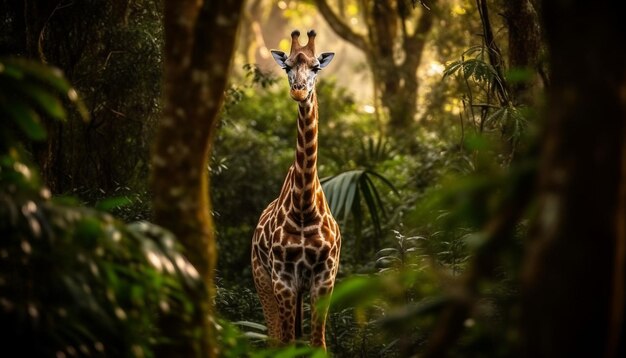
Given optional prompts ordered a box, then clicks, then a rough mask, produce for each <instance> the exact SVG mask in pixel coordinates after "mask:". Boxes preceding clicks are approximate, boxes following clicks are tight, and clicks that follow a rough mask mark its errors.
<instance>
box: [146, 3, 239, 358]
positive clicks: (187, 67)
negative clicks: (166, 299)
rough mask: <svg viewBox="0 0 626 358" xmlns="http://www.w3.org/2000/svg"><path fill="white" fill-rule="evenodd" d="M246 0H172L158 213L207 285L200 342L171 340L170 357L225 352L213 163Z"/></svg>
mask: <svg viewBox="0 0 626 358" xmlns="http://www.w3.org/2000/svg"><path fill="white" fill-rule="evenodd" d="M242 5H243V0H223V1H206V2H204V4H203V3H202V2H198V1H196V0H185V1H181V0H168V1H165V16H164V25H165V87H164V96H165V98H164V99H165V104H164V109H163V118H162V121H161V123H160V124H159V128H158V133H157V138H156V143H155V148H154V153H153V157H152V165H153V166H152V190H153V192H154V214H155V221H156V223H158V224H160V225H162V226H164V227H166V228H168V229H169V230H171V231H172V232H173V233H174V234H175V235H176V236H177V237H178V239H179V240H180V242H181V243H182V244H183V246H184V248H185V252H186V253H187V255H188V257H189V260H190V261H191V263H192V264H193V265H194V266H195V268H196V269H197V270H198V273H199V274H200V276H201V278H202V280H203V282H204V284H205V290H204V291H203V292H202V295H200V296H199V297H195V302H196V304H197V306H196V311H195V315H194V317H195V318H194V322H192V324H193V325H194V327H195V328H196V329H197V330H198V331H200V337H201V341H200V343H199V345H196V344H194V341H193V340H191V339H188V340H186V341H183V342H181V344H180V345H176V346H175V345H163V346H162V347H160V350H159V355H160V356H162V357H175V356H176V357H193V356H202V357H206V356H211V357H213V356H217V353H218V352H217V346H216V342H215V340H214V332H213V325H212V319H213V317H214V315H213V299H214V283H213V275H214V272H213V271H214V268H215V261H216V252H215V238H214V231H213V221H212V217H211V207H210V200H209V191H208V187H209V178H208V170H207V165H208V160H209V154H210V150H211V143H212V137H213V134H214V132H215V128H216V123H217V115H218V111H219V108H220V106H221V103H222V100H223V97H224V89H225V88H226V82H227V75H228V72H229V68H230V65H231V60H232V56H233V52H234V49H235V42H236V41H235V39H236V33H237V28H238V25H239V22H240V17H241V9H242ZM183 20H184V21H183ZM192 293H193V292H192ZM166 321H167V322H165V321H164V322H163V327H162V328H163V329H164V330H165V332H166V335H167V336H171V337H181V332H180V329H181V328H184V327H187V323H185V322H181V321H180V320H176V317H169V318H168V319H167V320H166ZM181 338H182V337H181Z"/></svg>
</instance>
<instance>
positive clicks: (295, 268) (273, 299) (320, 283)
mask: <svg viewBox="0 0 626 358" xmlns="http://www.w3.org/2000/svg"><path fill="white" fill-rule="evenodd" d="M299 36H300V32H299V31H298V30H295V31H293V32H292V33H291V51H290V54H289V56H287V55H286V54H285V53H284V52H281V51H277V50H272V51H271V53H272V56H273V57H274V59H275V60H276V62H277V63H278V65H280V66H281V67H282V68H283V69H284V70H285V71H286V72H287V77H288V80H289V85H290V95H291V98H292V99H293V100H295V101H296V102H297V103H298V125H297V129H298V135H297V141H296V155H295V160H294V163H293V164H292V165H291V167H290V168H289V171H288V172H287V176H286V178H285V181H284V184H283V186H282V190H281V192H280V194H279V196H278V198H277V199H275V200H274V201H272V202H271V203H270V204H269V205H268V206H267V208H266V209H265V210H264V211H263V213H262V214H261V217H260V219H259V223H258V225H257V227H256V229H255V231H254V235H253V238H252V255H251V256H252V270H253V276H254V283H255V286H256V290H257V293H258V295H259V299H260V301H261V304H262V307H263V314H264V316H265V321H266V323H267V326H268V334H269V337H270V339H272V340H274V341H280V342H282V343H289V342H293V341H294V340H295V339H296V338H299V337H300V336H301V334H302V329H301V325H302V298H303V295H304V294H306V293H309V294H310V297H311V337H310V338H311V345H313V346H317V347H321V348H323V349H326V339H325V336H324V332H325V323H326V315H327V313H328V308H320V307H317V306H318V305H317V302H318V300H319V298H320V297H322V296H324V295H327V294H330V293H332V290H333V286H334V283H335V276H336V275H337V269H338V268H339V251H340V249H341V234H340V232H339V226H338V225H337V223H336V221H335V219H334V218H333V216H332V214H331V212H330V209H329V207H328V203H327V202H326V198H325V196H324V192H323V191H322V186H321V184H320V181H319V177H318V176H317V147H318V142H317V130H318V112H317V95H316V93H315V80H316V76H317V73H318V71H319V70H321V69H322V68H324V67H326V66H327V65H328V64H329V63H330V61H331V60H332V58H333V57H334V53H331V52H325V53H322V54H321V55H320V56H319V57H317V58H316V57H315V36H316V34H315V31H313V30H311V31H309V32H308V33H307V36H308V43H307V44H306V45H305V46H301V45H300V43H299V41H298V37H299Z"/></svg>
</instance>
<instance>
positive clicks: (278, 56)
mask: <svg viewBox="0 0 626 358" xmlns="http://www.w3.org/2000/svg"><path fill="white" fill-rule="evenodd" d="M270 52H271V53H272V57H274V61H276V63H277V64H278V66H280V67H281V68H285V67H286V66H287V65H286V64H285V61H287V55H285V53H284V52H282V51H278V50H271V51H270Z"/></svg>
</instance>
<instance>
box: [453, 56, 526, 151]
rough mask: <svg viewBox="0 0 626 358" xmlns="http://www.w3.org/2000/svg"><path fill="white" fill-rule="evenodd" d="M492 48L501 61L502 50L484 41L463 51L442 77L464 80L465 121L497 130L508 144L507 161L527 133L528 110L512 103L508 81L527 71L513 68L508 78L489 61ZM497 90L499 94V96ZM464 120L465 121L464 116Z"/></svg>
mask: <svg viewBox="0 0 626 358" xmlns="http://www.w3.org/2000/svg"><path fill="white" fill-rule="evenodd" d="M489 51H491V53H492V57H496V58H498V60H499V61H502V59H501V58H500V57H499V56H501V55H500V53H493V50H492V49H490V48H488V47H486V46H484V45H482V46H472V47H470V48H469V49H467V50H465V51H464V52H463V54H462V55H461V58H460V59H458V60H455V61H452V62H450V63H448V64H447V65H446V68H445V70H444V72H443V77H444V79H445V78H447V77H451V76H457V77H459V79H460V80H461V81H462V82H463V83H464V84H465V94H464V95H463V98H462V103H463V108H464V114H465V117H466V120H465V122H467V123H468V124H469V125H470V128H473V129H474V132H475V133H481V134H482V133H483V132H488V131H494V130H498V131H499V132H500V133H501V134H502V136H503V137H504V138H505V140H506V142H507V143H508V144H509V148H508V150H509V158H508V159H507V160H506V162H508V161H510V158H512V157H513V156H514V155H515V152H516V150H517V144H518V143H519V141H520V139H521V138H522V136H523V135H524V134H525V131H526V128H527V126H528V121H527V117H528V115H529V113H527V112H528V109H527V108H524V107H522V106H514V105H513V101H512V99H510V98H509V94H508V89H507V88H508V83H507V82H508V81H510V80H513V81H523V78H524V77H525V76H527V74H524V73H521V72H519V71H511V72H509V74H508V75H509V76H508V77H509V78H503V77H502V76H501V75H500V74H499V72H498V71H497V70H496V69H495V68H494V66H493V65H492V64H491V63H490V62H489V61H488V59H487V57H488V56H487V52H489ZM468 57H469V58H468ZM470 79H471V80H472V83H470ZM496 92H497V93H500V95H499V96H496V95H495V93H496ZM461 121H462V122H463V121H464V120H463V117H461ZM461 125H462V126H463V123H462V124H461Z"/></svg>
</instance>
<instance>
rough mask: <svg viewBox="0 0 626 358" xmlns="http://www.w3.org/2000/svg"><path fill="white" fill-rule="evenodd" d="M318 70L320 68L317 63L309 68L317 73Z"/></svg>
mask: <svg viewBox="0 0 626 358" xmlns="http://www.w3.org/2000/svg"><path fill="white" fill-rule="evenodd" d="M319 70H321V68H320V66H319V65H317V66H315V67H313V68H312V69H311V71H313V72H315V73H317V71H319Z"/></svg>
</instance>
